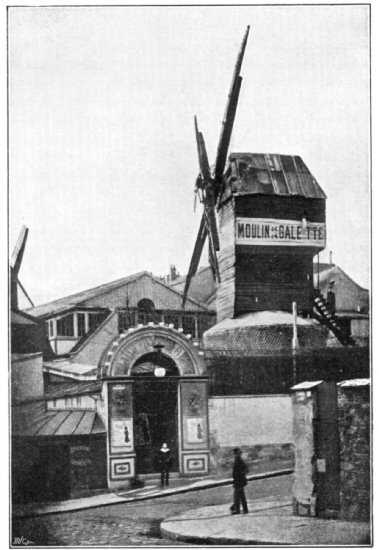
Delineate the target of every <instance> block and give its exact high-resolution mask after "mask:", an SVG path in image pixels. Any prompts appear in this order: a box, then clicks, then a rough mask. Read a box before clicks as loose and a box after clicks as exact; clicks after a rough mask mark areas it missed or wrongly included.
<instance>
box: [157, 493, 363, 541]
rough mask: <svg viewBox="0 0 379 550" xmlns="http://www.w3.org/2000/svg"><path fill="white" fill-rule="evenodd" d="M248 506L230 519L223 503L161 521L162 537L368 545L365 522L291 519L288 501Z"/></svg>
mask: <svg viewBox="0 0 379 550" xmlns="http://www.w3.org/2000/svg"><path fill="white" fill-rule="evenodd" d="M248 505H249V513H248V514H240V515H233V516H232V515H231V514H230V511H229V508H228V506H225V504H223V505H218V506H207V507H206V508H199V509H197V510H191V511H189V512H186V513H184V514H182V515H180V516H177V517H173V518H170V519H167V520H165V521H163V522H162V523H161V533H162V536H163V537H165V538H170V539H174V540H177V541H178V542H186V543H189V544H196V545H201V544H217V545H242V544H273V545H283V544H284V545H301V546H303V545H339V546H341V545H342V546H356V545H360V546H362V545H364V546H370V525H369V524H368V523H358V522H347V521H341V520H332V519H330V520H324V519H318V518H309V517H299V516H294V515H293V514H292V506H291V501H290V500H289V499H288V498H287V499H281V500H273V499H272V497H270V498H267V499H260V500H253V501H249V502H248Z"/></svg>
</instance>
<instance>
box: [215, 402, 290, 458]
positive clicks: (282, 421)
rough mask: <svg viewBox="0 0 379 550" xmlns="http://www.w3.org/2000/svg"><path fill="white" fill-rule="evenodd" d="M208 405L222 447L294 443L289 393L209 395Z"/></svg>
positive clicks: (218, 441) (216, 437)
mask: <svg viewBox="0 0 379 550" xmlns="http://www.w3.org/2000/svg"><path fill="white" fill-rule="evenodd" d="M208 408H209V428H210V432H211V434H212V437H213V438H214V439H215V440H216V442H217V444H218V445H219V446H220V447H234V446H236V447H237V446H238V447H239V446H250V445H251V446H253V445H276V444H279V445H283V444H287V443H293V435H292V405H291V397H290V396H289V395H267V396H261V395H260V396H250V395H249V396H240V397H239V396H230V397H229V396H227V397H210V398H209V401H208Z"/></svg>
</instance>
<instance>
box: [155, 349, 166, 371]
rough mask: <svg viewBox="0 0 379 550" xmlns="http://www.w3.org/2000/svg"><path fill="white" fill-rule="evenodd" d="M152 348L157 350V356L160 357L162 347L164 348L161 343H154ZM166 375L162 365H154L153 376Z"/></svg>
mask: <svg viewBox="0 0 379 550" xmlns="http://www.w3.org/2000/svg"><path fill="white" fill-rule="evenodd" d="M153 348H154V349H155V350H156V351H157V355H158V358H159V359H161V358H162V349H163V348H164V345H163V344H156V345H155V346H153ZM165 375H166V369H165V368H164V367H155V369H154V376H156V377H157V378H163V377H164V376H165Z"/></svg>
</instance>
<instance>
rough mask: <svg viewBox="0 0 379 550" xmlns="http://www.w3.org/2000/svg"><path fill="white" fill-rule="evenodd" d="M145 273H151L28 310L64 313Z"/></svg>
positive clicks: (33, 313) (97, 287) (129, 277)
mask: <svg viewBox="0 0 379 550" xmlns="http://www.w3.org/2000/svg"><path fill="white" fill-rule="evenodd" d="M144 275H149V273H148V272H147V271H140V272H139V273H135V274H134V275H129V276H128V277H123V278H122V279H117V280H116V281H112V282H110V283H106V284H102V285H99V286H95V287H94V288H90V289H88V290H82V291H81V292H76V293H75V294H70V295H69V296H64V297H63V298H58V299H57V300H53V301H52V302H48V303H46V304H41V305H40V306H35V307H32V308H28V309H26V311H27V312H28V313H29V314H31V315H34V316H35V317H45V316H48V315H54V314H57V313H63V312H65V311H68V310H70V309H72V308H74V307H75V306H78V305H79V304H81V303H82V302H85V301H86V300H89V299H91V298H95V297H96V296H99V295H101V294H104V293H105V292H109V291H110V290H113V289H114V288H117V287H119V286H122V285H124V284H126V283H131V282H132V281H136V280H137V279H139V278H140V277H142V276H144Z"/></svg>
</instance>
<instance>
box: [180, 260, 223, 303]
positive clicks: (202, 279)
mask: <svg viewBox="0 0 379 550" xmlns="http://www.w3.org/2000/svg"><path fill="white" fill-rule="evenodd" d="M186 278H187V276H186V275H185V276H183V277H178V278H177V279H175V281H173V282H172V283H170V286H171V287H172V288H175V289H176V290H178V291H179V292H183V290H184V285H185V283H186ZM215 292H216V283H215V281H214V278H213V273H212V269H211V268H210V266H204V267H200V268H199V269H198V270H197V272H196V274H195V275H194V276H193V278H192V280H191V285H190V288H189V296H190V298H194V299H195V300H197V301H199V302H202V303H204V304H208V303H209V300H210V299H211V298H212V297H213V295H214V293H215Z"/></svg>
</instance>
